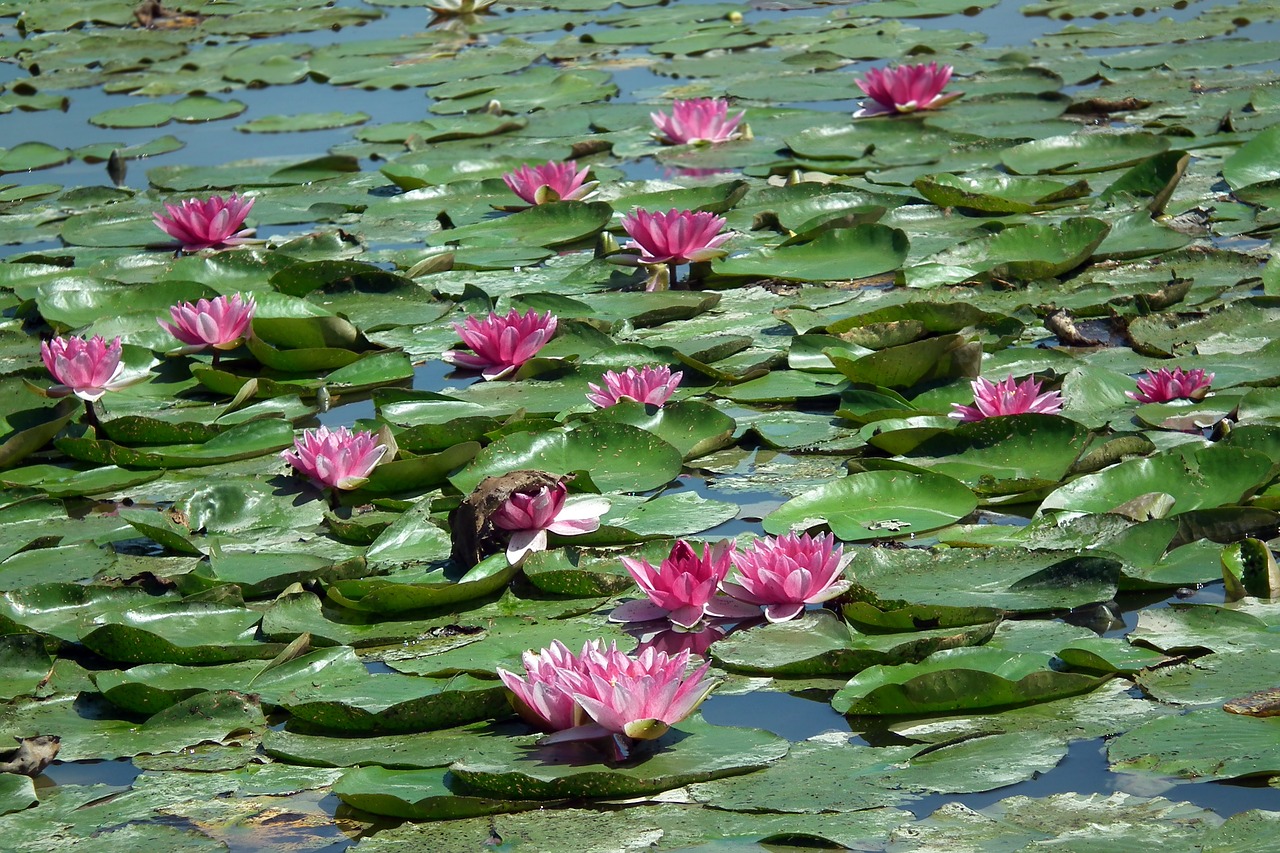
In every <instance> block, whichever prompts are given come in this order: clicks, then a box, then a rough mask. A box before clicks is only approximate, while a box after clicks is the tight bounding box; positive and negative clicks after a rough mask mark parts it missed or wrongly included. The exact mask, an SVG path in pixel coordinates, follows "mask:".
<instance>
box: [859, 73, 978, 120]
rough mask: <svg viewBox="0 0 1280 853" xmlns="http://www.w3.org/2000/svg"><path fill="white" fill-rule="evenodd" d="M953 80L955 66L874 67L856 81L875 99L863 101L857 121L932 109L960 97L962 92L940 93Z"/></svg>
mask: <svg viewBox="0 0 1280 853" xmlns="http://www.w3.org/2000/svg"><path fill="white" fill-rule="evenodd" d="M950 79H951V66H950V65H941V66H940V65H938V63H936V62H931V63H929V64H928V65H925V64H923V63H921V64H919V65H899V66H898V67H897V68H873V69H871V70H870V71H868V72H867V75H866V77H864V78H863V79H861V80H858V81H856V82H857V84H858V87H859V88H861V89H862V91H863V92H865V93H866V94H867V96H868V97H870V98H871V100H870V102H868V101H863V102H862V108H861V109H859V110H858V111H857V112H856V113H854V114H853V117H854V118H866V117H868V116H877V115H893V114H895V113H913V112H915V111H916V110H931V109H935V108H937V107H940V106H942V105H943V104H947V103H950V102H951V101H954V100H955V99H956V98H958V97H960V95H961V94H963V93H961V92H953V93H952V94H950V95H942V94H940V93H941V92H942V90H943V89H944V88H946V85H947V82H948V81H949V80H950Z"/></svg>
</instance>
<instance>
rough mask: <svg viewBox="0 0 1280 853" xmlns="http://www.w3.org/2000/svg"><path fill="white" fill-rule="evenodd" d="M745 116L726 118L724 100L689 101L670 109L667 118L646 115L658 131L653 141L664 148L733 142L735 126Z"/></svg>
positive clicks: (694, 99)
mask: <svg viewBox="0 0 1280 853" xmlns="http://www.w3.org/2000/svg"><path fill="white" fill-rule="evenodd" d="M744 115H746V113H738V114H737V115H736V116H734V117H733V118H729V102H728V101H726V100H725V99H724V98H690V99H689V100H686V101H676V102H675V103H673V104H672V105H671V115H667V114H666V113H650V114H649V118H651V119H653V123H654V124H655V125H657V127H658V131H659V132H658V133H655V134H653V135H654V137H655V138H656V139H657V140H658V141H659V142H661V143H663V144H664V145H684V144H686V143H694V144H699V143H702V144H706V143H716V142H728V141H729V140H731V139H737V138H738V137H739V136H741V135H742V134H740V133H739V132H738V124H739V123H740V122H741V121H742V117H743V116H744Z"/></svg>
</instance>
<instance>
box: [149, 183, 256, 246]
mask: <svg viewBox="0 0 1280 853" xmlns="http://www.w3.org/2000/svg"><path fill="white" fill-rule="evenodd" d="M253 202H254V200H253V199H251V198H245V197H244V196H238V195H236V194H235V193H232V194H231V195H229V196H227V197H226V198H225V199H224V198H223V197H222V196H220V195H215V196H212V197H210V198H208V199H205V200H204V201H201V200H199V199H195V198H189V199H187V200H186V201H184V202H183V203H182V204H180V205H174V204H166V205H165V206H164V207H165V210H167V211H169V214H168V215H167V216H166V215H165V214H163V213H157V214H155V222H156V226H157V227H159V228H160V230H161V231H163V232H164V233H166V234H168V235H169V236H170V237H173V238H174V239H175V240H177V241H178V242H179V243H181V244H182V249H183V251H186V252H198V251H200V250H201V249H220V248H223V247H224V246H234V245H235V244H237V243H242V242H244V240H245V238H246V237H248V236H250V235H251V234H252V233H253V229H252V228H245V229H241V228H240V226H241V225H243V224H244V218H245V217H246V216H248V215H249V210H250V209H251V208H252V207H253Z"/></svg>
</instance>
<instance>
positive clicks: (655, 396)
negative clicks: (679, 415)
mask: <svg viewBox="0 0 1280 853" xmlns="http://www.w3.org/2000/svg"><path fill="white" fill-rule="evenodd" d="M683 378H684V373H683V372H682V371H677V372H675V373H672V372H671V368H669V367H666V366H663V367H648V366H646V367H643V368H641V369H640V370H636V369H635V368H634V367H628V368H627V369H626V370H625V371H624V372H622V373H616V372H614V371H612V370H606V371H605V374H604V376H603V377H601V379H602V380H603V381H604V387H603V388H601V387H600V386H599V385H597V384H595V383H594V382H588V383H587V387H588V388H590V389H591V393H590V394H588V395H587V399H588V400H590V401H591V402H593V403H595V404H596V405H597V406H599V407H600V408H602V409H607V408H609V407H610V406H615V405H617V404H618V401H620V400H623V399H628V400H635V401H636V402H637V403H644V404H645V405H647V406H657V407H658V408H662V404H663V403H665V402H667V400H670V399H671V395H672V394H674V393H675V390H676V388H678V387H679V386H680V380H681V379H683Z"/></svg>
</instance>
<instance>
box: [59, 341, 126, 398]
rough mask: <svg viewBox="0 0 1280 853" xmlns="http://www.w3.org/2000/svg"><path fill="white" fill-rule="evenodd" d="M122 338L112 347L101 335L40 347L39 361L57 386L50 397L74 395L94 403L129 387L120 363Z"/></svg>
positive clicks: (112, 342) (122, 365)
mask: <svg viewBox="0 0 1280 853" xmlns="http://www.w3.org/2000/svg"><path fill="white" fill-rule="evenodd" d="M120 355H121V351H120V338H118V337H117V338H114V339H113V340H112V341H111V343H110V344H108V343H107V342H106V340H105V339H104V338H103V337H102V336H101V335H94V336H93V337H92V338H90V339H89V340H85V339H84V338H80V337H69V338H54V339H53V340H51V341H44V342H43V343H41V344H40V359H41V360H42V361H43V362H44V366H45V367H46V368H48V370H49V373H50V375H52V376H53V378H54V379H56V380H58V384H57V385H54V386H52V387H50V388H49V389H48V391H46V392H45V393H47V394H48V395H49V396H50V397H65V396H67V395H68V394H75V395H76V396H77V397H79V398H80V399H81V400H84V401H85V402H86V403H93V402H95V401H97V400H98V399H100V398H101V397H102V395H103V394H105V393H107V392H108V391H115V390H118V389H120V388H123V387H125V386H126V385H129V384H130V383H129V382H128V381H122V380H121V375H122V374H123V373H124V364H123V363H122V362H121V361H120Z"/></svg>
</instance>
